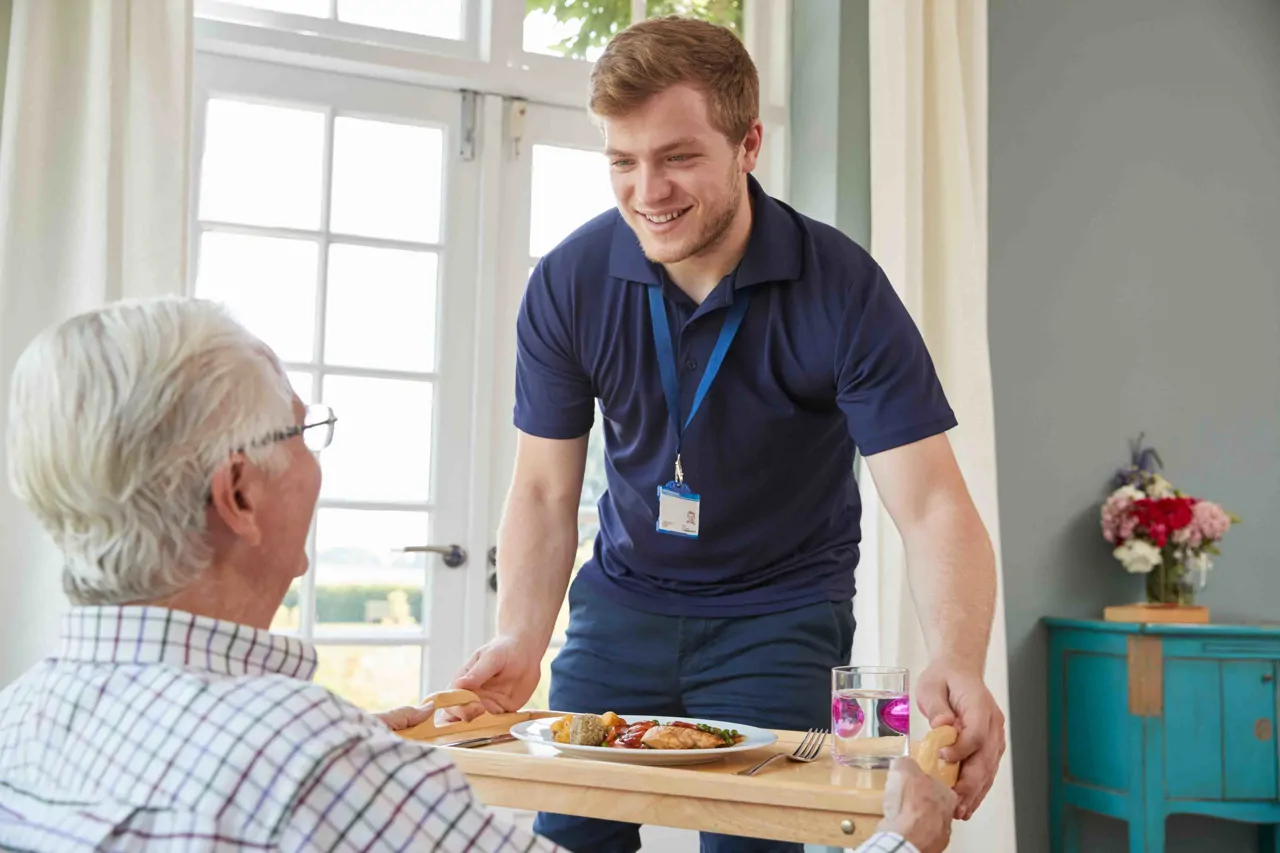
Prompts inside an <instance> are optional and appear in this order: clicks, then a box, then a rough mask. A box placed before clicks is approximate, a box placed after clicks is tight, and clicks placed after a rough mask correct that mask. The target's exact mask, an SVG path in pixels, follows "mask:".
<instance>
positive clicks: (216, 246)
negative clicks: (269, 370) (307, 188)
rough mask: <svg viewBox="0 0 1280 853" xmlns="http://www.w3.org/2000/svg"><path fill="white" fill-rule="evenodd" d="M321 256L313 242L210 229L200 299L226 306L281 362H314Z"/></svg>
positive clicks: (203, 237) (202, 262) (200, 277)
mask: <svg viewBox="0 0 1280 853" xmlns="http://www.w3.org/2000/svg"><path fill="white" fill-rule="evenodd" d="M318 255H319V247H318V246H317V245H316V244H315V243H313V242H311V241H310V240H289V239H284V238H281V237H251V236H247V235H243V234H226V233H221V232H217V231H206V232H205V233H204V234H203V235H201V237H200V269H199V271H198V273H197V275H196V295H198V296H202V297H204V298H206V299H213V300H216V301H218V302H222V303H225V304H226V306H227V307H228V308H229V309H230V310H231V313H232V314H234V315H235V317H236V319H238V320H239V321H240V322H241V323H243V324H244V325H245V327H246V328H247V329H248V330H249V331H251V332H253V333H254V334H255V335H257V336H258V337H259V338H261V339H262V340H263V341H265V342H266V343H267V345H268V346H270V347H271V348H272V349H273V350H275V353H276V355H277V356H279V357H280V358H281V359H282V360H284V361H310V360H311V358H312V356H313V353H312V343H313V341H314V339H315V325H316V318H315V312H316V260H317V256H318Z"/></svg>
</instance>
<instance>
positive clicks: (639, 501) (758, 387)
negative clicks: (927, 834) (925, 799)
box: [455, 19, 1004, 851]
mask: <svg viewBox="0 0 1280 853" xmlns="http://www.w3.org/2000/svg"><path fill="white" fill-rule="evenodd" d="M758 89H759V87H758V81H757V77H756V71H755V68H754V66H753V64H752V62H751V59H750V57H749V56H748V54H747V52H746V50H745V49H744V48H743V47H742V45H741V43H740V42H738V40H737V39H736V38H735V37H734V36H733V35H732V34H731V33H729V32H728V31H727V30H725V29H722V28H719V27H715V26H712V25H710V24H706V23H701V22H698V21H690V20H683V19H659V20H650V21H646V22H644V23H640V24H636V25H635V26H632V27H630V28H628V29H627V30H625V31H624V32H622V33H620V34H619V35H618V36H617V37H616V38H615V39H614V40H613V41H612V43H611V44H610V45H609V47H608V49H607V50H606V51H605V53H604V55H603V56H602V57H601V58H600V60H599V61H598V62H597V63H596V66H595V69H594V71H593V73H592V79H591V94H590V106H591V110H592V112H593V113H594V114H595V115H596V116H598V117H599V119H600V120H601V122H602V125H603V131H604V141H605V147H606V154H607V156H608V157H609V162H610V168H611V173H612V180H613V188H614V192H615V194H616V196H617V201H618V208H617V210H614V211H610V212H609V213H606V214H604V215H602V216H600V217H597V218H596V219H594V220H593V221H591V222H589V223H587V224H586V225H584V226H583V227H581V228H580V229H579V230H578V231H577V232H575V233H574V234H572V235H571V236H570V237H568V238H567V239H566V240H565V241H564V242H563V243H562V244H561V245H560V246H558V247H557V248H556V249H555V250H553V251H552V252H550V253H548V254H547V255H546V256H545V257H544V258H543V259H542V261H541V262H540V263H539V264H538V266H537V269H536V270H535V271H534V274H533V276H532V279H531V280H530V282H529V285H528V289H527V292H526V296H525V300H524V304H523V307H522V310H521V313H520V316H519V324H518V342H519V344H518V359H519V360H518V365H517V388H516V411H515V423H516V427H517V428H518V430H519V432H520V435H519V442H518V448H517V457H516V464H515V474H514V479H513V483H512V486H511V492H510V496H509V499H508V506H507V511H506V516H505V519H504V522H503V527H502V531H501V535H500V538H499V553H500V554H501V555H502V559H501V564H500V568H499V571H500V575H501V577H500V583H499V602H498V635H497V636H496V637H495V639H494V640H493V641H491V642H490V643H488V644H487V645H485V646H484V647H483V648H481V649H480V650H479V651H477V652H476V654H475V655H474V656H473V657H472V659H471V660H470V661H469V662H468V663H467V665H466V666H465V667H464V669H463V671H462V672H461V673H460V674H459V677H458V678H457V679H456V680H455V683H456V685H457V686H459V687H466V688H468V689H471V690H474V691H476V692H478V693H479V694H480V695H481V696H482V698H483V699H484V702H485V704H486V706H487V707H489V709H491V710H495V711H496V710H504V709H505V710H512V709H515V708H518V707H519V706H520V705H521V704H522V703H524V702H525V701H526V700H527V699H528V698H529V696H530V695H531V694H532V691H533V690H534V688H535V687H536V685H537V683H538V678H539V662H540V660H541V658H542V656H543V654H544V653H545V651H546V648H547V644H548V641H549V639H550V636H551V633H552V628H553V624H554V621H555V616H556V613H557V611H558V609H559V607H560V604H561V602H562V601H563V599H564V595H565V590H566V587H567V586H568V582H569V577H570V571H571V565H572V562H573V556H574V551H575V548H576V544H577V529H576V521H577V507H578V500H579V496H580V493H581V487H582V478H583V469H584V464H585V454H586V447H587V433H588V431H589V430H590V428H591V425H592V421H593V416H594V406H595V405H596V401H599V407H600V410H601V412H602V414H603V417H604V427H605V429H604V435H605V445H606V456H607V470H608V484H609V488H608V491H607V493H606V494H605V495H604V497H603V498H602V499H601V501H600V507H599V512H600V533H599V536H598V538H597V540H596V546H595V553H594V555H593V557H592V559H591V560H590V561H589V562H588V563H587V564H586V565H585V566H584V567H583V568H582V571H581V572H580V573H579V575H578V578H577V580H576V581H575V582H574V584H573V586H572V589H570V590H569V602H570V622H569V629H568V633H567V640H566V645H565V647H564V649H563V650H562V651H561V653H560V654H559V656H558V657H557V659H556V661H555V664H554V666H553V668H552V678H551V705H552V707H554V708H557V709H564V710H572V711H595V712H603V711H605V710H608V709H614V710H618V711H619V712H623V711H625V712H626V713H631V714H648V713H654V714H656V713H668V714H687V715H690V716H697V717H706V718H713V719H720V720H731V721H738V722H743V723H748V724H754V725H760V726H769V727H774V728H786V729H806V728H809V727H813V726H818V727H823V728H826V727H828V726H829V725H830V714H829V708H830V692H829V690H830V688H829V685H830V673H829V671H830V669H831V667H833V666H838V665H841V664H844V663H847V662H848V659H849V653H850V647H851V643H852V639H853V629H854V623H853V614H852V604H851V600H852V598H853V594H854V581H853V576H854V567H855V565H856V564H857V561H858V543H859V540H860V535H859V518H860V511H861V507H860V504H859V498H858V489H857V485H856V483H855V482H854V478H853V457H854V450H855V447H858V448H860V449H861V451H862V453H863V455H864V456H865V457H866V460H867V466H868V468H869V470H870V472H871V475H872V476H873V477H874V478H875V481H876V485H877V487H878V489H879V491H880V494H881V497H882V499H883V500H884V502H885V505H886V507H887V508H888V511H889V512H890V514H891V515H892V517H893V519H894V521H895V524H896V525H897V527H898V529H899V530H900V531H901V533H902V536H903V538H904V541H905V544H906V549H907V555H908V563H909V568H910V575H911V581H912V589H913V592H914V594H915V597H916V599H917V602H918V604H919V606H920V610H921V612H922V613H923V614H925V631H926V635H927V638H928V640H929V644H930V650H931V653H932V662H931V664H930V666H929V667H928V669H926V670H925V671H924V672H922V673H919V674H917V675H915V677H914V681H915V687H914V693H915V700H916V702H917V703H918V704H919V706H920V708H921V709H922V711H923V712H924V714H925V715H926V716H927V717H929V718H930V721H931V722H932V723H933V724H934V725H938V724H940V723H942V722H952V721H954V722H956V724H957V725H958V726H959V727H960V728H961V729H962V738H961V740H960V742H959V743H958V744H957V745H956V747H955V748H954V749H953V750H951V752H950V754H949V755H948V756H947V757H948V758H952V759H955V760H963V761H964V764H963V769H962V776H961V781H960V783H959V785H958V787H957V793H958V794H959V795H960V800H959V804H958V805H957V807H956V815H957V816H958V817H961V818H964V817H967V816H968V815H969V814H971V813H972V811H973V809H974V808H975V807H976V806H977V805H978V804H979V803H980V802H981V800H982V798H983V796H984V795H985V793H986V791H987V789H988V788H989V787H990V785H991V781H992V778H993V776H994V774H995V770H996V766H997V764H998V762H999V759H1000V756H1001V754H1002V752H1003V750H1004V720H1003V717H1002V715H1001V713H1000V710H999V709H998V708H997V707H996V705H995V703H994V701H993V699H992V697H991V694H990V693H989V692H988V690H987V688H986V686H985V685H984V683H983V678H982V667H983V661H984V658H985V655H986V648H987V639H988V636H989V632H990V628H991V619H992V610H993V602H994V596H995V573H994V560H993V557H992V551H991V547H990V542H989V540H988V538H987V534H986V531H985V530H984V528H983V526H982V523H981V521H980V519H979V517H978V515H977V512H976V511H975V509H974V507H973V504H972V502H971V500H970V498H969V495H968V493H967V491H966V488H965V485H964V482H963V480H962V478H961V476H960V472H959V470H958V467H957V465H956V462H955V459H954V457H953V455H952V452H951V448H950V445H949V443H948V441H947V438H946V436H945V435H944V433H945V431H946V430H948V429H950V428H951V427H952V426H954V425H955V418H954V416H953V414H952V411H951V409H950V407H949V406H948V404H947V401H946V399H945V397H944V395H943V391H942V388H941V387H940V385H939V383H938V380H937V377H936V376H935V373H934V369H933V365H932V363H931V360H930V358H929V354H928V352H927V351H926V349H925V346H924V343H923V341H922V339H921V337H920V335H919V333H918V331H917V329H916V327H915V326H914V324H913V323H912V321H911V319H910V317H909V316H908V314H907V312H906V311H905V310H904V308H903V306H902V304H901V302H900V301H899V300H898V298H897V296H896V295H895V293H894V290H893V288H892V286H891V285H890V283H889V282H888V281H887V280H886V278H885V276H884V274H883V273H882V272H881V270H880V269H879V268H878V267H877V265H876V264H875V262H874V261H873V260H872V259H871V258H870V257H869V256H868V255H867V254H866V253H865V252H864V251H863V250H862V249H860V248H859V247H858V246H857V245H855V244H854V243H853V242H852V241H850V240H849V239H847V238H846V237H844V236H843V235H841V234H840V233H839V232H837V231H835V230H834V229H832V228H829V227H826V226H824V225H822V224H820V223H817V222H815V221H813V220H811V219H808V218H806V217H804V216H801V215H800V214H798V213H796V212H795V211H793V210H792V209H790V208H789V207H787V206H785V205H783V204H782V203H780V202H778V201H775V200H774V199H772V198H770V197H769V196H768V195H766V194H765V192H764V191H763V190H762V188H761V187H760V185H759V184H758V183H757V182H756V181H755V180H754V179H753V178H752V177H751V176H750V173H751V171H752V170H753V169H754V167H755V164H756V160H757V157H758V156H759V153H760V145H761V136H762V127H761V124H760V121H759V118H758V106H759V105H758V100H759V98H758ZM690 515H692V517H693V518H694V519H695V523H689V521H688V519H689V517H690ZM686 528H690V529H688V530H686ZM478 711H479V709H478V708H474V709H469V710H468V713H478ZM537 828H538V830H539V832H540V833H542V834H544V835H547V836H548V837H550V838H552V839H553V840H555V841H557V842H558V843H560V844H562V845H564V846H565V847H568V848H569V849H571V850H578V851H589V850H610V851H615V850H635V849H637V848H638V846H639V833H638V828H637V827H635V826H632V825H628V824H618V823H608V822H603V821H593V820H584V819H580V818H572V817H566V816H562V815H541V816H540V817H539V821H538V824H537ZM703 849H704V850H716V851H746V850H760V851H764V850H768V851H780V850H792V849H798V846H797V845H780V844H776V843H772V842H758V841H753V840H750V839H742V838H733V837H727V836H705V837H704V839H703Z"/></svg>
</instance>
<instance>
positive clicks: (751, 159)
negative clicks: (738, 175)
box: [738, 119, 764, 172]
mask: <svg viewBox="0 0 1280 853" xmlns="http://www.w3.org/2000/svg"><path fill="white" fill-rule="evenodd" d="M763 146H764V124H763V123H762V122H761V121H760V119H756V120H755V121H754V122H753V123H752V125H751V127H750V128H749V129H748V130H747V135H746V136H745V137H743V139H742V145H741V147H740V148H739V154H738V156H739V157H741V158H742V167H743V171H744V172H752V171H754V170H755V168H756V163H757V161H758V160H759V159H760V149H761V148H762V147H763Z"/></svg>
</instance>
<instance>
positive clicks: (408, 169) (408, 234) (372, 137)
mask: <svg viewBox="0 0 1280 853" xmlns="http://www.w3.org/2000/svg"><path fill="white" fill-rule="evenodd" d="M443 174H444V132H443V131H441V130H439V129H438V128H433V127H417V126H415V125H408V124H391V123H390V122H385V121H369V120H367V119H357V118H347V117H339V118H337V119H335V120H334V125H333V205H332V213H331V215H330V223H329V227H330V229H331V230H333V231H334V232H336V233H339V234H359V235H360V236H363V237H383V238H387V239H394V240H415V241H418V242H421V243H437V242H439V240H440V204H441V199H440V187H441V178H442V177H443Z"/></svg>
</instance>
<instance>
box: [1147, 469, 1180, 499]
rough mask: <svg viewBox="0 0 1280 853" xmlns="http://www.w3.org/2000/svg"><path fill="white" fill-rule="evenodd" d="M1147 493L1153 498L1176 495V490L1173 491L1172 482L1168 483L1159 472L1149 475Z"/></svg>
mask: <svg viewBox="0 0 1280 853" xmlns="http://www.w3.org/2000/svg"><path fill="white" fill-rule="evenodd" d="M1147 493H1148V494H1150V495H1151V497H1152V498H1154V499H1155V500H1160V499H1161V498H1172V497H1176V496H1177V492H1175V491H1174V488H1173V483H1170V482H1169V481H1168V480H1166V479H1165V478H1164V477H1162V476H1160V475H1159V474H1152V475H1151V482H1149V483H1147Z"/></svg>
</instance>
